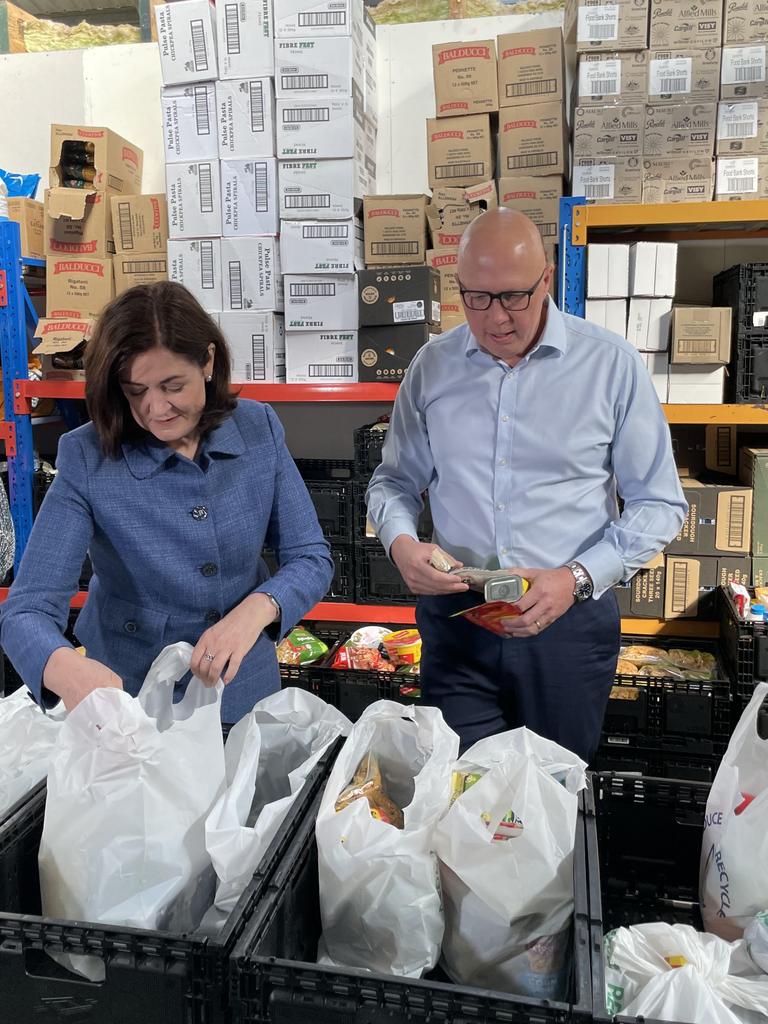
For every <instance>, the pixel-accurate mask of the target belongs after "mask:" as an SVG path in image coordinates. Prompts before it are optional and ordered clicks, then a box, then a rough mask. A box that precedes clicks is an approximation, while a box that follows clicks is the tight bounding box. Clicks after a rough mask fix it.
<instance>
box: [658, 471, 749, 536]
mask: <svg viewBox="0 0 768 1024" xmlns="http://www.w3.org/2000/svg"><path fill="white" fill-rule="evenodd" d="M680 482H681V484H682V487H683V493H684V494H685V498H686V501H687V502H688V506H689V508H688V515H687V516H686V518H685V522H684V523H683V526H682V528H681V530H680V533H679V534H678V535H677V537H676V538H675V539H674V540H673V541H672V542H671V543H670V544H668V545H667V553H668V554H670V555H689V554H696V555H747V554H749V553H750V551H751V550H752V549H751V540H752V488H751V487H740V486H738V485H735V484H728V485H724V484H708V483H702V482H701V481H700V480H691V479H683V480H681V481H680Z"/></svg>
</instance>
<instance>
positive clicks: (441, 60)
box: [432, 39, 499, 117]
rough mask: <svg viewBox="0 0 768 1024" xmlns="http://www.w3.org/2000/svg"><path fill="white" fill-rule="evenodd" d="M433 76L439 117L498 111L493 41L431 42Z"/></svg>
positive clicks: (494, 46) (497, 85)
mask: <svg viewBox="0 0 768 1024" xmlns="http://www.w3.org/2000/svg"><path fill="white" fill-rule="evenodd" d="M432 77H433V79H434V83H435V109H436V111H437V116H438V117H455V116H457V115H460V114H482V113H491V112H492V111H495V110H498V109H499V79H498V69H497V65H496V40H495V39H481V40H478V41H473V42H471V43H453V42H451V43H434V44H433V46H432Z"/></svg>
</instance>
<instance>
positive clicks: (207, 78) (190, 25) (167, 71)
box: [155, 0, 217, 85]
mask: <svg viewBox="0 0 768 1024" xmlns="http://www.w3.org/2000/svg"><path fill="white" fill-rule="evenodd" d="M155 24H156V25H157V42H158V45H159V47H160V72H161V74H162V76H163V84H164V85H186V84H187V83H188V82H212V81H214V80H215V78H216V75H217V66H216V25H215V21H214V8H213V5H212V4H210V3H208V0H175V2H174V3H170V4H161V5H159V6H158V7H155Z"/></svg>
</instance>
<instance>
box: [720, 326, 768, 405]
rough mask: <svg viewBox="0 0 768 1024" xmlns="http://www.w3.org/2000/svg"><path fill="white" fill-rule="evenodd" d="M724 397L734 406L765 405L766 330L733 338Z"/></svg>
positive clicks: (767, 398) (767, 385) (767, 395)
mask: <svg viewBox="0 0 768 1024" xmlns="http://www.w3.org/2000/svg"><path fill="white" fill-rule="evenodd" d="M726 386H727V388H728V392H729V393H728V394H727V397H728V398H730V400H731V401H732V402H733V403H734V404H737V405H738V404H744V403H747V404H750V405H751V404H757V403H760V402H768V329H766V330H759V329H755V330H749V331H747V330H745V331H741V332H739V333H738V334H734V335H733V350H732V354H731V365H730V374H729V377H728V383H727V385H726Z"/></svg>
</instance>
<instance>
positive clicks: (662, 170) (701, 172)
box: [643, 156, 715, 203]
mask: <svg viewBox="0 0 768 1024" xmlns="http://www.w3.org/2000/svg"><path fill="white" fill-rule="evenodd" d="M714 185H715V162H714V160H711V159H709V157H686V156H677V157H675V156H673V157H667V158H663V157H662V158H658V159H657V158H654V159H649V160H644V161H643V202H644V203H708V202H709V201H710V200H711V199H712V191H713V189H714Z"/></svg>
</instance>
